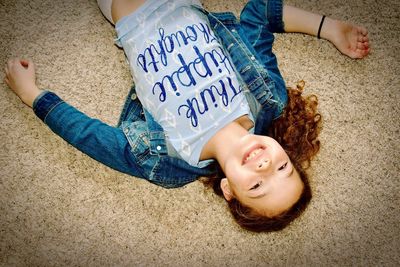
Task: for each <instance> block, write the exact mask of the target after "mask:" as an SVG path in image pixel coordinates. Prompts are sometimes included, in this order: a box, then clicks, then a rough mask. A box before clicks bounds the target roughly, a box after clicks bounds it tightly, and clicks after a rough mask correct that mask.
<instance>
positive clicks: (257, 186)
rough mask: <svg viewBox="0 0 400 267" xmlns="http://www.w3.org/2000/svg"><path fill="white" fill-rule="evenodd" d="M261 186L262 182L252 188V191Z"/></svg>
mask: <svg viewBox="0 0 400 267" xmlns="http://www.w3.org/2000/svg"><path fill="white" fill-rule="evenodd" d="M260 185H261V182H258V183H256V184H255V185H254V186H253V187H252V188H250V190H254V189H257V188H259V187H260Z"/></svg>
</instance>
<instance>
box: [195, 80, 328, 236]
mask: <svg viewBox="0 0 400 267" xmlns="http://www.w3.org/2000/svg"><path fill="white" fill-rule="evenodd" d="M304 85H305V83H304V81H299V82H298V83H297V85H296V87H295V88H290V87H289V88H287V91H288V104H287V106H286V107H285V109H284V111H283V113H282V115H281V116H280V117H279V118H278V119H276V120H275V121H274V122H273V123H272V125H271V127H269V129H268V132H266V133H264V134H265V135H268V136H270V137H272V138H274V139H275V140H276V141H278V143H279V144H280V145H281V146H282V147H283V149H284V150H285V151H286V153H287V154H288V156H289V158H290V159H291V161H292V163H293V165H294V167H295V168H296V170H297V171H298V173H299V175H300V179H301V180H302V181H303V183H304V187H303V191H302V193H301V195H300V198H299V199H298V200H297V202H296V203H294V204H293V205H292V207H290V208H289V209H287V210H285V211H284V212H282V213H281V214H278V215H276V216H273V217H268V216H265V215H261V214H259V213H257V212H256V211H254V210H253V209H251V208H250V207H247V206H245V205H243V204H242V203H240V201H239V200H238V199H236V198H233V199H232V200H230V201H227V202H228V206H229V209H230V211H231V213H232V215H233V217H234V218H235V220H236V222H237V223H238V224H239V225H240V226H241V227H243V228H245V229H247V230H250V231H254V232H271V231H279V230H282V229H283V228H285V227H286V226H287V225H289V224H290V223H291V222H292V221H293V220H294V219H296V218H297V217H299V216H300V214H301V213H302V212H303V211H304V210H305V208H306V207H307V205H308V204H309V202H310V200H311V197H312V194H311V188H310V185H309V182H308V176H307V174H306V171H305V170H306V169H307V168H308V167H309V166H310V161H311V159H312V158H313V156H314V155H316V154H317V152H318V150H319V148H320V142H319V140H318V134H319V131H320V124H321V123H320V122H321V115H320V114H319V113H318V112H317V105H318V99H317V97H316V96H315V95H309V96H306V97H304V96H303V95H302V93H303V89H304ZM223 177H225V175H224V174H223V173H222V170H220V173H219V174H218V175H216V176H215V177H209V178H206V179H202V182H203V183H204V184H205V185H206V186H208V187H212V188H213V189H214V192H215V193H216V194H217V195H219V196H221V197H223V193H222V190H221V187H220V183H221V179H222V178H223Z"/></svg>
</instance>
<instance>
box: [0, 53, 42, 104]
mask: <svg viewBox="0 0 400 267" xmlns="http://www.w3.org/2000/svg"><path fill="white" fill-rule="evenodd" d="M5 73H6V76H5V77H4V81H5V82H6V84H7V85H8V86H9V87H10V88H11V90H13V91H14V93H15V94H16V95H17V96H18V97H19V98H20V99H21V101H22V102H24V103H25V104H26V105H28V106H29V107H31V108H32V105H33V101H34V100H35V99H36V97H38V96H39V95H40V94H41V93H42V90H40V89H39V88H38V87H37V86H36V75H35V66H34V64H33V62H32V61H30V60H26V59H19V58H14V59H10V60H9V61H8V62H7V65H6V67H5Z"/></svg>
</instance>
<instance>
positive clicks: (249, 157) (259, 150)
mask: <svg viewBox="0 0 400 267" xmlns="http://www.w3.org/2000/svg"><path fill="white" fill-rule="evenodd" d="M261 151H262V148H257V149H255V150H253V151H252V152H251V153H250V155H248V156H247V158H246V161H249V160H251V159H252V158H254V157H255V156H257V155H258V154H259V153H260V152H261Z"/></svg>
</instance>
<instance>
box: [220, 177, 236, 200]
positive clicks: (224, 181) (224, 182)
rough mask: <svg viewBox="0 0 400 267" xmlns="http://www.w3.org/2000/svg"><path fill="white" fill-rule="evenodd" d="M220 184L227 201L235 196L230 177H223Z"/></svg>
mask: <svg viewBox="0 0 400 267" xmlns="http://www.w3.org/2000/svg"><path fill="white" fill-rule="evenodd" d="M220 186H221V190H222V193H223V194H224V197H225V199H226V200H227V201H230V200H231V199H232V198H233V194H232V191H231V187H230V185H229V182H228V179H227V178H223V179H221V183H220Z"/></svg>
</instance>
